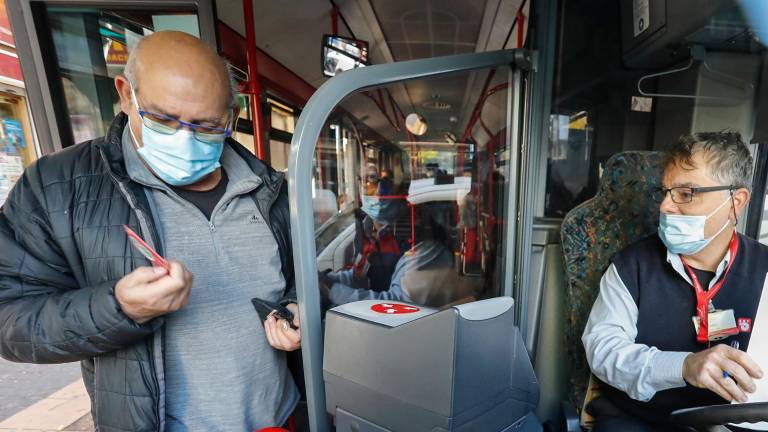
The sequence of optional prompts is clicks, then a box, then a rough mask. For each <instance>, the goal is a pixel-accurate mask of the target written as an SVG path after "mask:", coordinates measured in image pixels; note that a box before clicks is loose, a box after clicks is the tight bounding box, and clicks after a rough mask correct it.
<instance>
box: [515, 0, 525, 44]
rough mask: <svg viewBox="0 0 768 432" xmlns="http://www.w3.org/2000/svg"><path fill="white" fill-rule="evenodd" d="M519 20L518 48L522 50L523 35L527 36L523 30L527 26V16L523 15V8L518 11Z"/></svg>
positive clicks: (517, 17)
mask: <svg viewBox="0 0 768 432" xmlns="http://www.w3.org/2000/svg"><path fill="white" fill-rule="evenodd" d="M515 18H516V19H517V47H518V48H522V47H523V42H524V40H523V35H524V34H525V32H524V30H523V26H525V15H523V11H522V8H518V9H517V16H516V17H515Z"/></svg>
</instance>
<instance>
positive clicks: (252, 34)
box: [243, 0, 267, 160]
mask: <svg viewBox="0 0 768 432" xmlns="http://www.w3.org/2000/svg"><path fill="white" fill-rule="evenodd" d="M243 15H244V18H245V43H246V47H247V51H246V54H247V57H248V82H247V83H246V89H247V92H248V94H249V95H250V99H251V113H252V114H251V120H252V122H253V143H254V148H255V150H256V157H257V158H259V159H262V160H264V158H266V157H267V150H266V147H265V143H264V131H263V128H264V119H263V118H262V114H261V85H260V84H259V70H258V65H257V62H256V29H255V28H254V24H253V0H243Z"/></svg>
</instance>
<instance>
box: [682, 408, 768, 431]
mask: <svg viewBox="0 0 768 432" xmlns="http://www.w3.org/2000/svg"><path fill="white" fill-rule="evenodd" d="M672 421H673V422H674V423H675V424H677V425H679V426H683V427H688V428H693V429H695V430H697V431H724V430H728V429H724V428H723V427H722V426H723V425H726V424H729V423H757V422H765V421H768V402H755V403H744V404H725V405H710V406H702V407H696V408H686V409H681V410H677V411H675V412H673V413H672ZM718 426H720V427H718Z"/></svg>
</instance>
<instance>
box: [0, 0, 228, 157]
mask: <svg viewBox="0 0 768 432" xmlns="http://www.w3.org/2000/svg"><path fill="white" fill-rule="evenodd" d="M33 3H34V4H35V6H37V5H39V4H43V5H54V6H75V7H78V6H79V7H90V8H96V7H105V8H115V9H121V8H124V9H127V10H141V9H146V10H157V11H161V10H166V9H168V10H173V9H182V8H183V9H190V10H195V11H196V12H197V17H198V26H199V28H200V38H201V39H202V40H203V41H205V42H206V43H208V44H209V45H211V46H212V47H213V48H214V49H215V48H216V22H215V19H214V17H215V15H214V9H213V0H77V1H73V0H6V8H7V11H8V17H9V18H10V21H11V27H12V28H13V37H14V39H15V41H16V51H17V52H18V53H19V61H20V63H21V71H22V74H23V75H24V82H25V85H26V91H27V98H28V101H29V106H30V109H31V112H32V119H33V121H34V125H35V129H36V133H37V137H38V142H39V143H40V151H41V152H42V154H48V153H52V152H54V151H58V150H61V149H62V148H63V145H62V140H61V133H62V132H61V131H60V130H59V125H58V123H57V121H56V116H57V115H62V113H57V112H56V109H55V108H54V107H55V106H56V104H54V101H53V94H52V91H51V82H52V80H54V79H58V78H59V77H57V76H50V75H49V72H50V71H47V70H46V68H45V63H44V60H43V56H44V55H46V56H50V55H55V53H45V54H44V53H43V52H41V49H40V38H39V37H38V34H37V28H36V27H35V16H34V15H33V13H34V12H33V7H32V6H33Z"/></svg>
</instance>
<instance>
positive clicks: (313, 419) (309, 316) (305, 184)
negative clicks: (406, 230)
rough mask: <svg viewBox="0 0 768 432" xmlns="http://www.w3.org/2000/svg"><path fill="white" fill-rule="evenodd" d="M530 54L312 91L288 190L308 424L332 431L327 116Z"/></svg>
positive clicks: (377, 73)
mask: <svg viewBox="0 0 768 432" xmlns="http://www.w3.org/2000/svg"><path fill="white" fill-rule="evenodd" d="M530 65H531V54H530V52H529V51H526V50H523V49H519V48H518V49H512V50H500V51H489V52H483V53H473V54H460V55H454V56H447V57H434V58H428V59H423V60H412V61H407V62H398V63H388V64H382V65H376V66H367V67H363V68H358V69H353V70H349V71H346V72H344V73H343V74H340V75H339V76H337V77H335V78H333V79H330V80H328V81H327V82H325V83H324V84H323V85H322V86H320V88H319V89H317V91H316V92H315V93H314V94H313V95H312V97H311V98H310V99H309V101H308V102H307V104H306V106H305V107H304V110H303V111H302V113H301V116H300V117H299V121H298V124H297V125H296V129H295V131H294V134H293V139H292V141H291V155H290V159H289V162H288V167H289V168H288V194H289V203H290V210H291V211H290V213H291V241H292V243H293V264H294V271H295V283H296V291H297V296H298V301H299V318H300V320H301V338H302V347H301V350H302V354H303V366H304V376H305V383H306V390H307V406H308V414H309V423H310V428H311V430H313V431H316V432H328V431H330V424H329V422H328V417H327V416H326V414H325V410H326V407H325V387H324V382H323V372H322V371H323V329H322V321H321V309H320V291H319V289H318V280H317V262H316V259H317V258H316V255H317V252H316V250H315V242H314V219H313V207H312V182H311V180H312V160H313V158H314V153H315V147H316V145H317V141H318V138H319V136H320V133H321V131H322V128H323V125H324V124H325V122H326V120H327V119H328V116H329V115H330V113H331V111H332V110H333V108H334V107H336V106H337V105H338V104H339V103H340V102H341V101H342V100H343V99H344V98H345V97H346V96H348V95H350V94H351V93H353V92H355V91H358V90H362V89H366V88H373V87H381V86H384V85H387V84H393V83H397V82H401V81H406V80H411V79H418V78H426V77H434V76H437V75H445V74H450V73H456V72H463V71H470V70H476V69H487V68H493V67H499V66H510V67H517V68H518V69H526V70H527V69H530Z"/></svg>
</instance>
